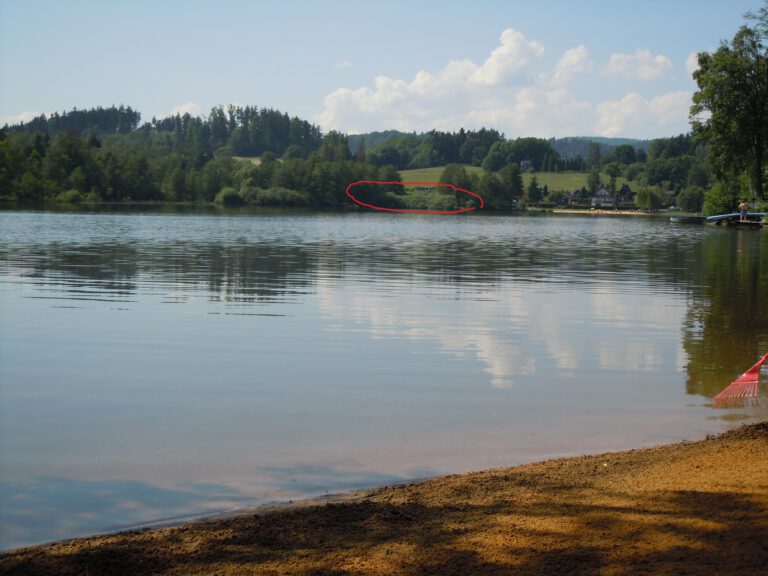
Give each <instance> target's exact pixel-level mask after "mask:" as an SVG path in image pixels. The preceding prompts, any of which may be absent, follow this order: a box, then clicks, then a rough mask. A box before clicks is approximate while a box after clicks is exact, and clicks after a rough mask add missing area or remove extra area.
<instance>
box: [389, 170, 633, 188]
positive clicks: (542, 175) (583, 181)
mask: <svg viewBox="0 0 768 576" xmlns="http://www.w3.org/2000/svg"><path fill="white" fill-rule="evenodd" d="M444 169H445V166H435V167H432V168H417V169H415V170H401V171H400V176H401V177H402V179H403V182H439V181H440V176H441V175H442V173H443V170H444ZM465 169H466V170H467V172H468V173H469V174H476V175H477V176H480V175H482V173H483V169H482V168H480V167H478V166H465ZM534 176H536V181H537V182H538V183H539V186H546V187H547V188H548V189H549V191H552V192H554V191H564V192H572V191H573V190H578V189H579V188H582V187H586V186H587V176H588V174H587V173H585V172H536V173H533V172H526V173H524V174H523V184H524V185H525V186H528V184H530V182H531V179H532V178H533V177H534ZM600 177H601V179H602V181H603V182H608V180H609V177H608V175H607V174H601V175H600ZM625 182H627V181H626V179H625V178H621V177H620V178H618V179H617V180H616V186H617V187H618V188H621V187H622V186H623V185H624V183H625ZM629 184H630V186H632V183H631V182H629Z"/></svg>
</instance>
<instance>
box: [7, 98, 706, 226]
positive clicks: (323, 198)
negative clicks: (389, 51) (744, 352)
mask: <svg viewBox="0 0 768 576" xmlns="http://www.w3.org/2000/svg"><path fill="white" fill-rule="evenodd" d="M378 142H379V144H377V145H375V146H372V147H371V148H370V149H366V141H365V137H356V138H354V140H353V141H352V142H350V138H349V137H347V136H346V135H344V134H341V133H338V132H330V133H328V134H325V135H323V134H322V133H321V131H320V129H319V128H318V127H316V126H314V125H312V124H310V123H308V122H306V121H304V120H301V119H299V118H295V117H294V118H291V117H289V116H288V115H287V114H285V113H282V112H279V111H276V110H272V109H265V108H256V107H251V106H246V107H240V106H228V107H216V108H214V109H213V110H211V112H210V114H209V115H208V116H207V117H204V118H203V117H193V116H191V115H189V114H184V115H180V114H177V115H173V116H169V117H167V118H163V119H159V120H158V119H155V118H153V119H152V120H151V121H150V122H147V123H144V124H140V115H139V114H138V112H136V111H134V110H132V109H131V108H130V107H125V106H120V107H112V108H96V109H93V110H86V111H81V110H73V111H71V112H68V113H64V114H54V115H52V116H50V117H45V116H40V117H38V118H35V119H33V120H32V121H30V122H27V123H23V124H20V125H18V126H12V127H6V128H4V129H3V130H0V198H3V199H6V200H15V201H19V202H40V201H46V200H64V201H81V200H82V201H93V202H97V201H110V202H121V201H192V202H212V201H215V200H216V199H217V198H218V200H219V201H220V202H225V203H230V204H238V203H245V204H248V203H250V204H258V205H276V204H280V203H281V202H282V203H284V204H288V205H306V206H340V205H345V204H347V202H346V199H345V197H344V194H343V192H344V189H345V187H346V186H347V185H348V184H349V183H350V182H352V181H354V180H356V179H370V180H377V179H378V180H388V181H400V176H399V174H398V170H402V169H405V168H414V167H431V166H440V165H449V166H451V169H450V170H449V171H448V174H447V175H446V176H445V177H446V178H447V180H446V182H450V183H453V184H455V185H458V186H459V187H462V188H467V189H471V190H474V191H476V192H479V193H481V194H483V195H484V197H487V199H488V201H487V202H486V205H487V207H488V208H491V209H494V208H496V209H504V210H506V209H509V208H510V207H512V206H515V205H516V204H518V203H519V201H520V200H521V199H522V198H523V197H525V199H526V201H528V202H540V201H544V202H547V203H552V204H557V203H562V202H563V201H565V200H564V199H565V198H569V199H570V198H572V197H573V196H574V193H576V192H578V194H577V196H578V197H579V199H580V200H582V201H583V200H585V199H588V198H589V197H590V196H591V195H593V194H594V193H595V192H596V191H597V190H598V188H600V187H601V186H605V187H607V188H608V189H609V190H610V191H611V192H612V193H615V194H618V193H619V192H620V189H618V187H617V186H616V182H617V179H618V178H620V177H621V178H624V179H625V180H626V181H627V182H628V183H631V184H632V188H633V189H636V190H637V191H638V192H639V193H640V194H639V196H640V197H641V199H642V202H643V203H644V205H645V206H646V207H650V208H653V207H658V206H660V205H662V204H663V203H670V202H674V203H676V204H677V205H679V206H681V207H683V208H685V209H689V210H694V211H698V210H700V209H701V208H702V204H703V199H704V191H705V190H706V189H708V188H709V187H710V186H711V177H710V170H709V167H708V163H707V153H706V149H705V147H704V145H703V144H700V143H695V142H694V141H693V140H692V138H691V137H690V136H689V135H680V136H677V137H674V138H662V139H657V140H654V141H652V142H651V143H650V144H649V145H648V147H647V152H646V150H645V148H642V147H635V146H633V145H632V144H621V145H618V146H615V147H612V148H608V149H607V150H608V152H607V153H606V152H605V150H606V148H605V147H604V146H603V145H601V144H600V143H598V142H589V143H588V146H587V148H586V157H582V156H581V155H577V156H576V157H573V158H572V157H564V156H561V155H560V154H559V153H558V152H557V150H555V148H554V147H553V145H552V144H553V142H552V141H551V140H549V141H548V140H545V139H541V138H516V139H509V140H508V139H505V138H504V136H503V134H501V133H499V132H498V131H496V130H492V129H485V128H483V129H480V130H463V129H462V130H459V131H458V132H440V131H436V130H433V131H431V132H428V133H425V134H406V133H396V132H395V133H385V134H381V135H380V138H379V139H378ZM239 156H245V157H251V158H253V157H260V158H261V164H259V165H256V164H254V163H253V162H249V161H245V160H237V157H239ZM278 159H279V160H280V161H279V162H277V161H276V160H278ZM462 166H481V167H482V168H483V172H482V175H479V174H477V171H474V172H475V173H473V174H470V173H469V172H468V171H466V170H464V171H463V173H462V172H461V171H460V170H459V168H460V167H462ZM526 171H528V172H531V171H532V172H562V171H577V172H584V173H588V175H589V176H588V179H587V181H588V184H587V186H585V187H584V188H583V189H582V190H579V191H564V190H547V189H546V188H543V187H542V188H539V187H537V185H536V179H535V178H534V179H533V185H532V186H530V185H529V187H528V189H526V190H524V189H523V186H522V179H521V174H522V173H524V172H526ZM368 188H369V189H368V190H366V189H365V188H361V189H359V190H358V192H359V193H360V194H361V195H363V196H365V195H368V197H369V199H370V200H371V202H372V203H377V204H379V205H386V206H390V207H405V208H408V207H415V208H434V206H431V205H428V204H429V201H428V200H425V199H424V198H423V196H425V195H424V194H422V195H421V197H420V196H418V195H413V194H410V193H409V192H407V191H405V190H403V189H402V186H396V187H390V189H386V188H385V187H381V186H379V187H368ZM670 191H671V193H670ZM434 192H436V193H437V192H440V193H441V194H439V195H438V194H433V195H432V196H433V198H432V200H433V201H434V202H433V204H438V205H440V206H441V207H444V205H445V204H446V203H447V202H448V199H447V198H446V195H445V194H444V192H445V189H442V190H436V191H434ZM462 199H463V200H466V197H465V198H462ZM425 202H426V203H427V204H425Z"/></svg>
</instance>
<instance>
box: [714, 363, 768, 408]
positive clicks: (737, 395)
mask: <svg viewBox="0 0 768 576" xmlns="http://www.w3.org/2000/svg"><path fill="white" fill-rule="evenodd" d="M766 360H768V354H766V355H765V356H763V357H762V358H761V359H760V360H758V361H757V364H755V365H754V366H752V368H750V369H749V370H747V371H746V372H744V374H742V375H741V376H739V377H738V378H736V380H734V381H733V382H731V383H730V384H729V385H728V387H727V388H726V389H725V390H723V391H722V392H720V393H719V394H718V395H717V396H715V397H714V398H713V399H712V405H713V406H715V407H721V406H727V405H728V404H729V403H731V402H734V403H736V402H743V401H745V400H749V399H751V398H757V385H758V383H759V381H760V367H761V366H762V365H763V363H764V362H765V361H766Z"/></svg>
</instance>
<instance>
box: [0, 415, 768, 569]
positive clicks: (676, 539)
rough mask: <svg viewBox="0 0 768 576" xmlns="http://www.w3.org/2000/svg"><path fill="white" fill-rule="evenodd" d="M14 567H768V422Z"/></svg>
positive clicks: (182, 530)
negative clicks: (699, 438)
mask: <svg viewBox="0 0 768 576" xmlns="http://www.w3.org/2000/svg"><path fill="white" fill-rule="evenodd" d="M0 573H2V574H60V575H66V574H91V575H94V574H132V575H142V574H302V575H309V574H312V575H321V574H327V575H337V576H338V575H342V574H377V575H379V574H381V575H383V574H405V575H410V574H462V575H464V574H474V575H477V574H527V575H537V574H542V575H543V574H547V575H552V574H601V575H612V574H723V575H726V574H728V575H731V574H739V575H741V576H744V575H751V574H754V575H757V574H761V575H762V574H767V573H768V423H762V424H757V425H752V426H744V427H741V428H738V429H736V430H734V431H731V432H728V433H726V434H724V435H722V436H717V437H713V438H708V439H705V440H702V441H698V442H685V443H680V444H673V445H668V446H662V447H657V448H649V449H642V450H632V451H628V452H620V453H611V454H603V455H597V456H585V457H577V458H568V459H562V460H552V461H547V462H541V463H536V464H529V465H525V466H520V467H517V468H509V469H499V470H492V471H487V472H478V473H473V474H465V475H457V476H449V477H444V478H436V479H432V480H428V481H426V482H422V483H418V484H410V485H404V486H396V487H388V488H381V489H377V490H373V491H367V492H364V493H356V494H354V495H351V496H347V497H346V498H345V499H343V500H342V501H338V502H334V503H323V504H316V503H315V504H310V505H301V506H296V505H294V506H292V507H285V508H281V509H270V510H264V511H263V512H262V513H260V514H258V515H249V516H241V517H235V518H223V519H216V520H211V521H207V522H201V523H197V524H188V525H184V526H179V527H173V528H162V529H156V530H147V531H143V532H138V533H130V534H119V535H112V536H102V537H97V538H89V539H82V540H74V541H71V542H66V543H59V544H52V545H47V546H40V547H35V548H29V549H24V550H18V551H15V552H12V553H10V554H6V555H4V556H2V557H0Z"/></svg>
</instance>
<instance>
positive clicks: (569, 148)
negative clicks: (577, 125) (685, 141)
mask: <svg viewBox="0 0 768 576" xmlns="http://www.w3.org/2000/svg"><path fill="white" fill-rule="evenodd" d="M549 143H550V145H551V146H552V148H554V150H555V151H556V152H557V153H558V154H560V156H563V157H564V158H576V157H578V156H581V157H582V158H587V157H589V155H590V147H591V146H593V145H595V144H597V145H598V146H599V150H600V155H601V156H605V155H606V154H608V153H610V152H612V151H613V150H614V149H615V148H618V147H619V146H631V147H632V148H635V149H636V150H643V151H645V152H648V148H649V147H650V145H651V140H636V139H632V138H604V137H601V136H569V137H566V138H550V139H549Z"/></svg>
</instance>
